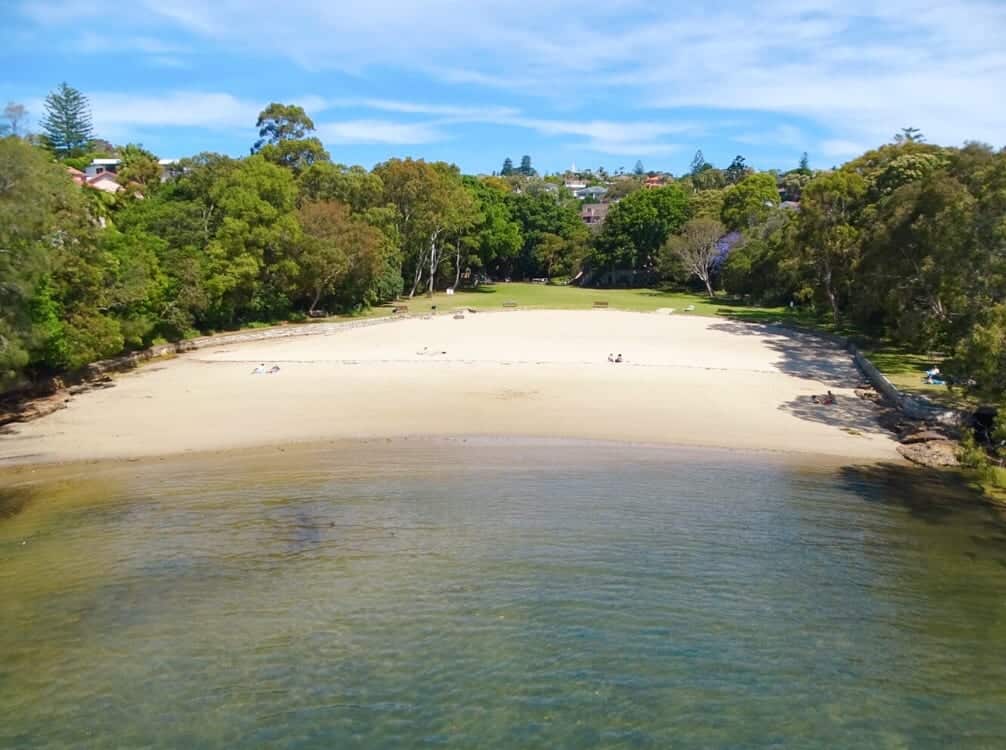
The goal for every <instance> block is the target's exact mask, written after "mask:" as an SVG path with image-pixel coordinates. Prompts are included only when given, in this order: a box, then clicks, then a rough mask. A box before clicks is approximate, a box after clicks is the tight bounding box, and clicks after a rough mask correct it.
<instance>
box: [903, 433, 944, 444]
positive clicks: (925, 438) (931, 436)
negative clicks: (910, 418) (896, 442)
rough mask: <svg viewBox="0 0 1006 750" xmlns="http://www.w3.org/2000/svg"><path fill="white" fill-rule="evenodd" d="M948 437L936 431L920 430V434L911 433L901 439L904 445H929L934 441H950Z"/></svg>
mask: <svg viewBox="0 0 1006 750" xmlns="http://www.w3.org/2000/svg"><path fill="white" fill-rule="evenodd" d="M949 439H950V438H948V437H947V436H946V435H944V434H943V433H942V432H937V431H936V430H919V431H918V432H911V433H909V434H907V435H903V436H902V437H901V442H902V443H907V444H911V443H928V442H931V441H933V440H949Z"/></svg>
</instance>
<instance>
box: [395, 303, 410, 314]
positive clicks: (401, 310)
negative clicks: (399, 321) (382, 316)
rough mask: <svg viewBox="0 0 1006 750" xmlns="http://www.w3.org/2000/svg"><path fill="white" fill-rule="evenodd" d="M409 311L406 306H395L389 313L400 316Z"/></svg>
mask: <svg viewBox="0 0 1006 750" xmlns="http://www.w3.org/2000/svg"><path fill="white" fill-rule="evenodd" d="M408 311H409V306H408V305H395V306H394V307H392V308H391V312H392V313H393V314H394V315H401V314H402V313H407V312H408Z"/></svg>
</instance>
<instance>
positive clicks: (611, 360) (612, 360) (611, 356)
mask: <svg viewBox="0 0 1006 750" xmlns="http://www.w3.org/2000/svg"><path fill="white" fill-rule="evenodd" d="M608 361H609V362H614V361H615V355H614V354H608Z"/></svg>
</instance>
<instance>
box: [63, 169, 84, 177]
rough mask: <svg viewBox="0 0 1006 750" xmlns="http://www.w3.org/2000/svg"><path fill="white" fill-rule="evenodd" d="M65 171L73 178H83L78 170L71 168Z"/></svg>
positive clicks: (82, 174)
mask: <svg viewBox="0 0 1006 750" xmlns="http://www.w3.org/2000/svg"><path fill="white" fill-rule="evenodd" d="M66 171H67V172H69V173H70V174H72V175H73V176H74V177H78V176H79V177H83V176H84V173H83V172H81V171H80V170H79V169H74V168H73V167H67V168H66Z"/></svg>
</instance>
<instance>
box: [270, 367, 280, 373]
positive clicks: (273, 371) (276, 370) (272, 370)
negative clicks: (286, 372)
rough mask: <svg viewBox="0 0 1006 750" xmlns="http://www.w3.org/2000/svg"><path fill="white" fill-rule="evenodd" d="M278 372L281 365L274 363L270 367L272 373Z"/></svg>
mask: <svg viewBox="0 0 1006 750" xmlns="http://www.w3.org/2000/svg"><path fill="white" fill-rule="evenodd" d="M277 372H279V365H273V366H272V367H270V368H269V374H270V375H275V374H276V373H277Z"/></svg>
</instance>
